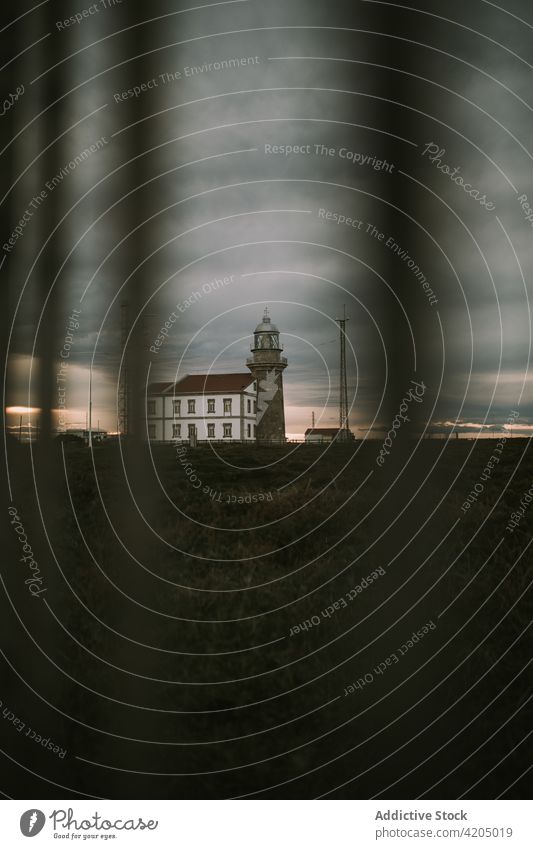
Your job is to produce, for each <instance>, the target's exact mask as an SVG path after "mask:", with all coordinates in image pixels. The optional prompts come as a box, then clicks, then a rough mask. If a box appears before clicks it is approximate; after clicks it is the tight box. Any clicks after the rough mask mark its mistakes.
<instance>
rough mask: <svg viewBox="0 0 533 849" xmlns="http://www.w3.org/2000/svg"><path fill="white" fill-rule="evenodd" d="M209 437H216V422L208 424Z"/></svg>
mask: <svg viewBox="0 0 533 849" xmlns="http://www.w3.org/2000/svg"><path fill="white" fill-rule="evenodd" d="M207 438H208V439H214V438H215V425H214V424H208V425H207Z"/></svg>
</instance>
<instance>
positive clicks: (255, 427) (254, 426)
mask: <svg viewBox="0 0 533 849" xmlns="http://www.w3.org/2000/svg"><path fill="white" fill-rule="evenodd" d="M255 431H256V427H255V425H254V437H255Z"/></svg>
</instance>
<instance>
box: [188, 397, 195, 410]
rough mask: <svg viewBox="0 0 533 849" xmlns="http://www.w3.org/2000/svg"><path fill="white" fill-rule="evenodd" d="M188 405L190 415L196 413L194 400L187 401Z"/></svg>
mask: <svg viewBox="0 0 533 849" xmlns="http://www.w3.org/2000/svg"><path fill="white" fill-rule="evenodd" d="M187 405H188V409H189V413H195V412H196V401H195V400H194V398H193V399H192V400H189V401H187Z"/></svg>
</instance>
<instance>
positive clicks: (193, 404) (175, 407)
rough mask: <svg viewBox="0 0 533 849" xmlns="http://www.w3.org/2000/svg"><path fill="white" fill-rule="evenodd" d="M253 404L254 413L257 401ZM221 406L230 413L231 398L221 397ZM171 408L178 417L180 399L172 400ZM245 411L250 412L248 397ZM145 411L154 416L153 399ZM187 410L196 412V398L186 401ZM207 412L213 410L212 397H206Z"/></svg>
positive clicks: (213, 402)
mask: <svg viewBox="0 0 533 849" xmlns="http://www.w3.org/2000/svg"><path fill="white" fill-rule="evenodd" d="M253 404H254V407H253V411H254V413H256V412H257V402H256V401H254V402H253ZM223 406H224V413H225V414H229V415H231V407H232V399H231V398H224V399H223ZM173 410H174V415H175V416H178V417H179V416H181V401H173ZM246 411H247V412H248V413H251V412H252V401H251V399H250V398H247V399H246ZM147 412H148V415H149V416H155V401H148V406H147ZM187 412H188V413H189V414H192V415H194V414H195V413H196V399H195V398H190V399H189V400H188V401H187ZM207 412H208V414H209V413H214V412H215V399H214V398H208V399H207Z"/></svg>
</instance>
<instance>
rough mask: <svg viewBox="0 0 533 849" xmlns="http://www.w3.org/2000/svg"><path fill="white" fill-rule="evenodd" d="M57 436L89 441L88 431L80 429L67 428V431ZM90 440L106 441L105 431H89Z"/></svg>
mask: <svg viewBox="0 0 533 849" xmlns="http://www.w3.org/2000/svg"><path fill="white" fill-rule="evenodd" d="M59 436H61V437H65V436H67V437H68V436H76V437H78V439H84V440H85V442H88V441H89V431H88V430H83V429H80V428H70V427H69V428H67V430H63V431H61V432H60V433H59ZM91 439H92V441H93V442H103V441H104V440H105V439H107V430H92V431H91Z"/></svg>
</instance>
